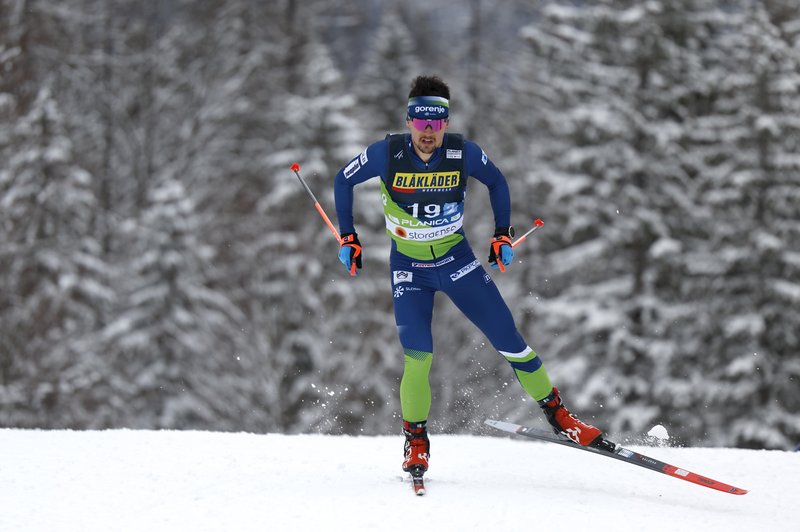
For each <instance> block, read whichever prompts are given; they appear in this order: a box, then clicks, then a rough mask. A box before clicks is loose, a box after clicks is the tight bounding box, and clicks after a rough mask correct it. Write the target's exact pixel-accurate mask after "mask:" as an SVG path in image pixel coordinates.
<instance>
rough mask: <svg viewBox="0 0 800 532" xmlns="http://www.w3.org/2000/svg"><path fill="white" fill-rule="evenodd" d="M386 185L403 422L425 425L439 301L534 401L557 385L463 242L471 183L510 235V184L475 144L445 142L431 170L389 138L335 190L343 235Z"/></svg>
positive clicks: (406, 143)
mask: <svg viewBox="0 0 800 532" xmlns="http://www.w3.org/2000/svg"><path fill="white" fill-rule="evenodd" d="M375 177H377V178H379V179H380V181H381V200H382V203H383V210H384V216H385V222H386V232H387V233H388V234H389V236H390V237H391V238H392V251H391V256H390V267H391V281H392V294H393V301H394V314H395V322H396V324H397V329H398V333H399V336H400V343H401V344H402V346H403V349H404V352H405V367H404V372H403V379H402V381H401V384H400V401H401V407H402V413H403V419H405V420H406V421H422V420H426V419H427V417H428V413H429V410H430V404H431V396H430V384H429V381H428V374H429V372H430V367H431V362H432V354H433V335H432V331H431V322H432V318H433V296H434V294H435V293H436V292H437V291H441V292H444V293H445V294H447V296H448V297H449V298H450V299H451V300H452V301H453V303H454V304H455V305H456V306H457V307H458V308H459V310H461V312H463V314H464V315H465V316H466V317H467V318H469V319H470V320H471V321H472V322H473V323H474V324H475V325H476V326H477V327H478V328H479V329H480V330H481V331H482V332H483V333H484V334H485V335H486V337H487V338H488V339H489V341H490V342H491V343H492V345H493V346H494V348H495V349H497V350H498V351H499V352H500V353H501V354H502V355H503V356H504V357H505V358H506V359H507V360H508V362H509V363H510V364H511V366H512V367H513V368H514V371H515V373H516V375H517V378H518V379H519V381H520V383H521V384H522V386H523V387H524V388H525V390H526V391H527V392H528V393H529V394H530V395H531V396H532V397H533V398H534V399H536V400H539V399H542V398H544V397H545V396H547V394H549V393H550V391H551V389H552V384H551V383H550V379H549V377H548V376H547V372H546V371H545V369H544V367H543V366H542V363H541V360H540V359H539V357H538V356H537V355H536V353H535V352H534V351H533V350H532V349H531V348H530V347H529V346H528V344H527V343H526V342H525V340H524V339H523V338H522V336H521V335H520V333H519V331H518V330H517V328H516V325H515V323H514V319H513V316H512V315H511V312H510V310H509V309H508V306H507V305H506V303H505V301H504V300H503V298H502V296H501V295H500V292H499V291H498V289H497V287H496V286H495V284H494V282H493V281H492V278H491V276H490V275H489V274H488V273H487V272H486V270H485V269H484V268H483V266H481V264H480V261H479V260H477V259H476V258H475V255H474V253H473V252H472V249H471V247H470V245H469V243H468V242H467V238H466V235H465V232H464V225H463V223H464V199H465V197H466V191H467V180H468V177H473V178H475V179H477V180H478V181H480V182H481V183H483V184H484V185H486V187H487V188H488V190H489V200H490V203H491V206H492V210H493V212H494V219H495V226H496V227H508V226H510V225H511V224H510V218H511V200H510V195H509V189H508V184H507V182H506V178H505V176H503V174H502V173H501V172H500V170H499V169H498V168H497V167H496V166H495V165H494V164H493V163H492V161H491V160H490V159H489V158H488V157H487V156H486V153H484V151H483V150H482V149H481V148H480V147H479V146H478V145H477V144H476V143H474V142H471V141H469V140H465V139H464V138H463V137H462V136H461V135H458V134H453V133H446V134H445V136H444V140H443V142H442V146H441V147H439V148H437V149H436V150H435V152H434V153H433V154H432V156H431V158H430V159H429V160H428V162H427V163H426V162H424V161H423V160H422V159H420V157H419V156H418V155H417V154H416V152H415V151H414V149H413V146H412V145H411V135H409V134H401V135H387V136H386V138H385V139H384V140H381V141H379V142H376V143H374V144H372V145H370V146H369V147H368V148H367V149H366V150H364V151H363V152H362V153H361V154H359V155H358V156H356V157H355V158H353V159H352V160H351V161H350V162H349V163H348V164H347V165H345V167H344V168H342V169H341V170H340V171H339V172H338V173H337V174H336V177H335V180H334V196H335V199H336V213H337V216H338V218H339V229H340V230H341V232H342V233H350V232H355V226H354V223H353V187H354V186H355V185H357V184H359V183H363V182H364V181H367V180H369V179H372V178H375Z"/></svg>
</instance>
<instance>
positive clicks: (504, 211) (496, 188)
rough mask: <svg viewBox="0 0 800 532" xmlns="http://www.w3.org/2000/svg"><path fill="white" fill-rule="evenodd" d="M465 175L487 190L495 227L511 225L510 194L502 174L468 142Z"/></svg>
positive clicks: (477, 148) (465, 144) (481, 151)
mask: <svg viewBox="0 0 800 532" xmlns="http://www.w3.org/2000/svg"><path fill="white" fill-rule="evenodd" d="M464 149H465V151H466V158H467V161H466V162H467V173H468V175H470V176H472V177H474V178H475V179H477V180H478V181H480V182H481V183H483V184H484V185H486V188H488V189H489V201H490V203H491V205H492V211H493V212H494V226H495V227H509V226H510V225H511V194H510V193H509V190H508V182H507V181H506V177H505V176H504V175H503V173H502V172H501V171H500V170H499V169H498V168H497V167H496V166H495V165H494V163H493V162H492V161H491V160H490V159H489V158H488V157H487V156H486V153H485V152H484V151H483V150H482V149H481V147H480V146H478V145H477V144H475V143H474V142H471V141H469V140H467V141H465V142H464Z"/></svg>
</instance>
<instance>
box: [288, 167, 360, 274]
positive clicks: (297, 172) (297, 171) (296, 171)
mask: <svg viewBox="0 0 800 532" xmlns="http://www.w3.org/2000/svg"><path fill="white" fill-rule="evenodd" d="M291 170H292V172H294V175H296V176H297V179H299V180H300V183H302V184H303V188H305V189H306V192H308V195H309V196H311V200H312V201H313V202H314V208H315V209H317V212H318V213H319V215H320V216H322V219H323V220H325V224H326V225H327V226H328V229H330V230H331V233H333V236H335V237H336V241H337V242H338V243H339V245H340V246H341V245H342V237H341V236H339V231H337V230H336V228H335V227H334V226H333V224H332V223H331V219H330V218H328V215H327V214H325V211H324V210H323V209H322V205H320V204H319V201H317V197H316V196H314V193H313V192H311V189H310V188H309V186H308V183H306V180H305V179H303V176H301V175H300V165H299V164H298V163H294V164H293V165H292V166H291ZM355 275H356V263H355V262H353V263H352V264H351V265H350V276H351V277H355Z"/></svg>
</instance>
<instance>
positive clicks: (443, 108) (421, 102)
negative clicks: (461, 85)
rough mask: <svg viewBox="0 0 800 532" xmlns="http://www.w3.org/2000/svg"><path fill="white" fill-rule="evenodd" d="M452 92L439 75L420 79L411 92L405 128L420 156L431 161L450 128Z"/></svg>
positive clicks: (414, 82)
mask: <svg viewBox="0 0 800 532" xmlns="http://www.w3.org/2000/svg"><path fill="white" fill-rule="evenodd" d="M449 116H450V89H449V87H448V86H447V84H446V83H445V82H444V81H442V80H441V79H439V78H438V77H436V76H418V77H417V78H415V79H414V81H412V82H411V91H410V92H409V93H408V112H407V115H406V127H408V129H409V131H411V143H412V144H413V145H414V148H416V151H417V154H418V155H419V156H420V157H422V158H423V160H426V161H427V160H428V159H429V158H430V156H431V154H432V153H433V152H434V150H436V148H438V147H439V146H441V145H442V141H443V140H444V133H445V131H447V127H448V126H449Z"/></svg>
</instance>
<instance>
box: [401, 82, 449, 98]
mask: <svg viewBox="0 0 800 532" xmlns="http://www.w3.org/2000/svg"><path fill="white" fill-rule="evenodd" d="M415 96H441V97H443V98H447V99H448V100H449V99H450V87H448V86H447V83H445V82H444V81H442V80H441V78H439V77H438V76H417V77H416V78H414V81H412V82H411V92H409V93H408V97H409V99H411V98H414V97H415Z"/></svg>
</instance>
